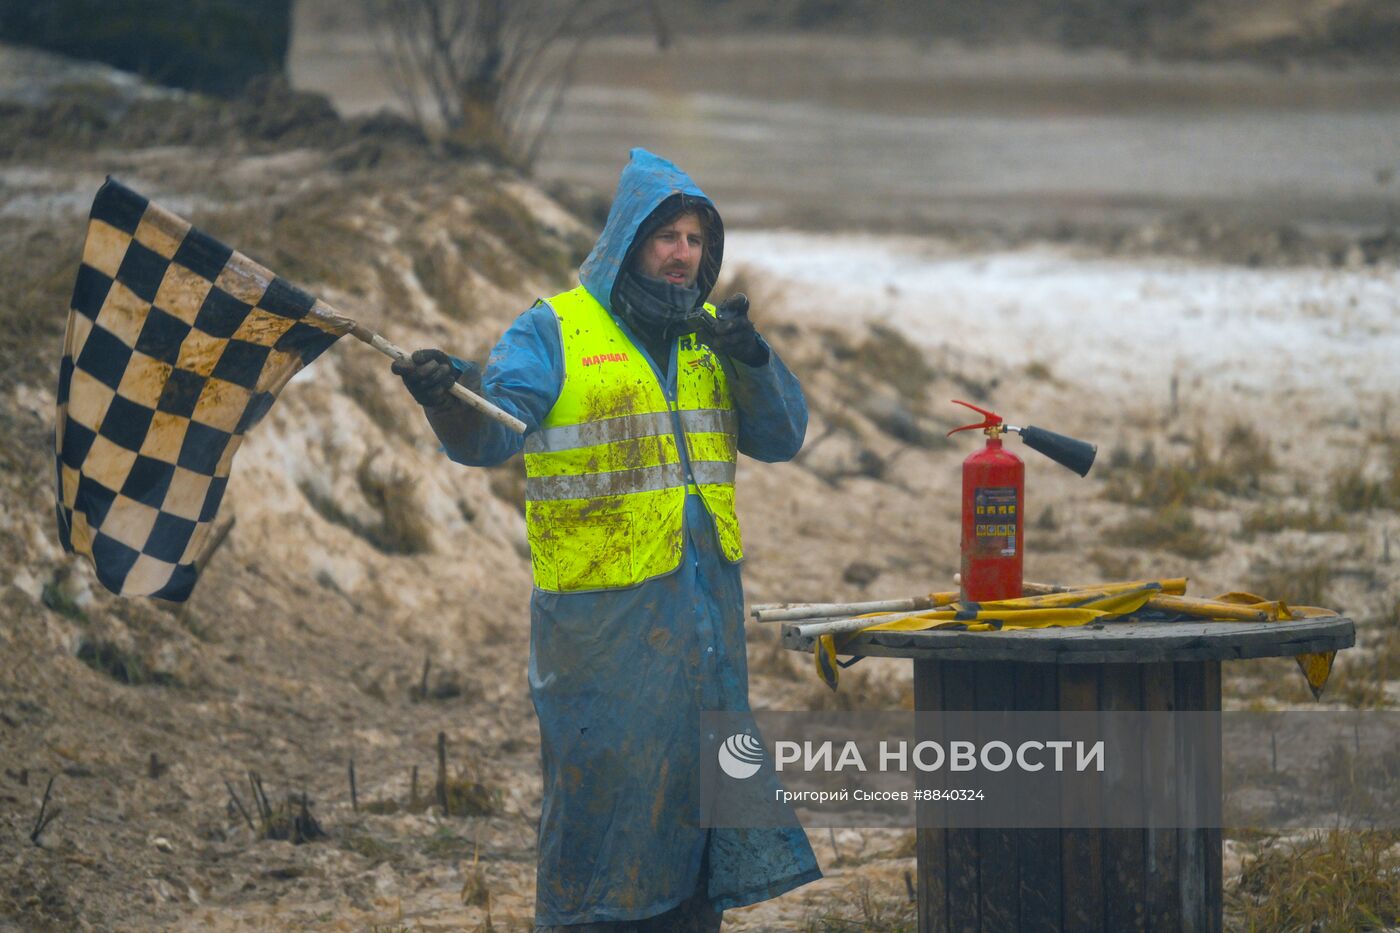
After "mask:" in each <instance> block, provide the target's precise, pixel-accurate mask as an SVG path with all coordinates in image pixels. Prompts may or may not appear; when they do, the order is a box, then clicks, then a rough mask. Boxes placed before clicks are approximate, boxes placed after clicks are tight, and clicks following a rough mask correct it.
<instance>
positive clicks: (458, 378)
mask: <svg viewBox="0 0 1400 933" xmlns="http://www.w3.org/2000/svg"><path fill="white" fill-rule="evenodd" d="M389 368H390V370H391V371H392V372H393V373H394V375H396V376H399V377H401V378H402V379H403V384H404V385H405V386H407V387H408V391H409V392H410V393H411V394H412V395H413V400H414V401H416V402H417V403H418V404H419V405H422V406H423V407H424V408H440V407H441V406H443V405H445V404H447V401H448V399H450V398H452V395H451V388H452V383H454V382H460V383H462V385H464V386H466V387H467V388H468V389H471V390H472V391H473V392H475V391H477V390H479V389H480V388H481V368H480V367H478V366H477V365H476V364H475V363H467V368H466V369H465V370H463V371H462V372H461V373H460V374H459V373H458V372H457V368H456V367H455V366H453V365H452V360H451V358H450V357H448V355H447V354H446V353H443V352H442V351H441V350H414V351H413V354H412V355H411V356H410V357H408V358H407V359H402V360H395V361H394V365H393V366H391V367H389Z"/></svg>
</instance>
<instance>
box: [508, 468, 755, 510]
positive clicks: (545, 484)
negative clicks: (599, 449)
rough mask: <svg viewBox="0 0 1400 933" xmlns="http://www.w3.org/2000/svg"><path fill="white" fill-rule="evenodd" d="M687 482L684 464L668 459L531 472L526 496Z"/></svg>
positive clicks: (590, 495)
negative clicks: (607, 469)
mask: <svg viewBox="0 0 1400 933" xmlns="http://www.w3.org/2000/svg"><path fill="white" fill-rule="evenodd" d="M715 466H723V464H715ZM731 470H732V466H731ZM701 482H706V481H705V480H701ZM684 485H685V471H684V470H683V469H681V465H680V464H679V463H667V464H663V465H662V466H653V467H639V468H637V469H635V470H615V471H613V472H611V473H586V474H584V475H582V476H529V477H526V479H525V498H526V499H529V500H531V501H532V502H541V501H545V500H550V499H597V498H599V497H601V496H622V495H626V494H627V493H631V492H654V491H655V490H658V489H669V488H670V487H672V486H684Z"/></svg>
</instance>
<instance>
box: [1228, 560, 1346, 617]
mask: <svg viewBox="0 0 1400 933" xmlns="http://www.w3.org/2000/svg"><path fill="white" fill-rule="evenodd" d="M1331 585H1332V567H1331V565H1330V564H1329V563H1326V562H1325V561H1320V560H1302V561H1295V562H1285V563H1268V564H1261V565H1258V566H1256V567H1255V568H1254V570H1253V572H1252V574H1251V576H1250V580H1249V585H1248V587H1247V589H1248V591H1249V592H1251V593H1257V594H1259V595H1260V596H1263V597H1265V598H1266V599H1281V600H1283V601H1284V602H1286V603H1288V604H1289V605H1290V606H1322V607H1327V605H1328V603H1329V602H1330V601H1331V594H1330V593H1329V590H1330V588H1331Z"/></svg>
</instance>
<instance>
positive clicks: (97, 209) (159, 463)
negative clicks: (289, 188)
mask: <svg viewBox="0 0 1400 933" xmlns="http://www.w3.org/2000/svg"><path fill="white" fill-rule="evenodd" d="M356 328H358V325H356V324H355V323H354V322H353V321H351V320H349V319H348V318H345V317H343V316H341V315H340V314H338V313H337V312H335V311H334V310H333V309H331V308H330V307H328V306H327V305H325V304H324V303H323V302H321V301H319V300H317V299H315V298H313V297H312V296H310V295H308V294H307V293H306V292H303V291H302V290H300V289H299V288H297V287H295V286H293V285H290V284H289V283H287V282H286V281H285V280H283V279H280V278H277V277H276V276H275V275H273V274H272V273H271V272H269V271H268V270H266V269H264V268H263V267H262V266H259V265H258V264H257V263H255V262H253V261H252V260H250V259H248V258H247V257H246V256H244V255H242V254H241V253H237V252H234V251H233V250H232V249H230V248H229V247H227V246H224V245H223V244H222V243H220V242H219V241H218V240H215V239H214V238H213V237H210V236H208V235H207V234H205V233H202V232H200V231H199V230H196V229H194V228H193V227H191V226H190V225H189V224H188V223H186V222H185V221H183V220H181V219H180V218H179V217H176V216H175V215H174V214H172V213H170V212H169V211H166V210H164V209H163V208H161V207H160V206H159V205H156V204H152V203H151V202H150V201H148V200H146V199H145V198H143V197H141V196H140V195H138V194H137V193H136V192H134V191H132V190H131V189H129V188H126V187H124V186H122V185H120V184H118V183H117V182H114V181H112V180H111V179H108V180H107V183H106V184H104V185H103V186H102V189H101V190H100V191H98V193H97V198H96V199H95V200H94V201H93V205H92V214H91V217H90V219H89V221H88V229H87V240H86V242H85V243H84V246H83V261H82V265H81V267H80V268H79V269H78V281H77V284H76V285H75V286H74V289H73V303H72V309H71V311H70V312H69V315H68V330H67V333H66V335H65V336H64V341H63V361H62V363H61V365H60V369H59V377H58V416H57V420H56V425H55V431H54V443H55V448H56V454H57V462H56V466H57V498H58V503H57V506H58V533H59V538H60V539H61V540H62V542H63V547H64V548H65V549H66V550H68V551H70V552H75V553H78V554H84V555H86V556H87V557H89V558H90V559H91V560H92V563H93V566H94V568H95V569H96V571H97V578H98V579H99V580H100V581H102V584H103V585H104V586H105V587H107V588H108V589H109V590H111V591H112V592H114V593H118V594H121V595H123V596H158V597H161V598H163V599H170V600H184V599H186V598H187V597H188V596H189V595H190V591H191V589H192V588H193V587H194V582H195V575H196V573H197V567H196V558H197V557H198V556H199V554H200V552H201V550H202V549H203V547H204V546H205V543H206V541H207V540H208V538H209V535H210V531H211V527H212V523H213V520H214V516H215V513H216V512H217V511H218V509H219V502H220V500H221V499H222V498H223V495H224V488H225V486H226V485H227V483H228V476H229V468H230V466H231V464H232V462H233V455H234V453H235V452H236V451H237V450H238V446H239V444H240V443H242V441H243V435H244V434H245V433H246V432H247V431H248V429H249V428H251V427H252V426H253V425H255V424H256V423H257V422H258V421H259V420H260V419H261V418H262V417H263V416H264V415H265V414H267V411H268V409H269V408H271V407H272V403H273V401H274V400H275V399H276V397H277V393H278V392H279V391H281V389H282V387H283V386H285V385H286V384H287V381H288V380H289V379H291V378H292V376H293V375H295V374H296V372H297V371H298V370H300V369H301V368H302V367H303V366H305V365H307V364H308V363H310V362H311V361H312V360H314V359H315V358H316V357H317V356H319V355H320V354H321V353H322V352H324V351H325V350H326V349H327V348H328V347H329V346H330V345H331V344H333V343H335V341H336V339H337V338H339V337H340V336H341V335H343V334H346V333H350V332H351V331H352V330H354V329H356ZM357 336H359V335H358V334H357Z"/></svg>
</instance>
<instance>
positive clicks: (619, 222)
mask: <svg viewBox="0 0 1400 933" xmlns="http://www.w3.org/2000/svg"><path fill="white" fill-rule="evenodd" d="M631 156H632V157H631V160H630V161H629V162H628V163H627V166H626V167H625V168H623V170H622V175H621V177H620V178H618V181H617V194H616V195H614V196H613V202H612V209H611V210H609V211H608V221H607V223H606V224H604V225H603V232H602V233H601V234H600V235H599V236H598V242H597V243H595V244H594V246H593V251H592V252H591V253H589V254H588V258H587V259H585V260H584V261H583V265H581V266H579V281H580V282H581V283H582V284H583V287H584V288H586V289H588V292H589V294H591V295H592V296H593V297H594V298H596V299H598V303H599V304H601V305H602V306H603V307H605V308H607V309H608V311H613V310H614V309H613V304H612V294H613V285H614V284H615V283H616V282H617V277H618V275H619V273H621V271H622V268H623V264H624V263H625V262H626V261H627V256H628V253H629V251H630V250H631V248H632V241H633V240H635V239H636V237H637V229H638V228H639V227H640V226H641V225H642V222H643V221H644V220H646V219H647V217H648V216H650V214H651V212H652V211H654V210H656V208H657V206H658V205H660V204H661V202H662V201H664V200H666V199H667V198H669V197H671V196H672V195H674V194H682V195H685V196H686V197H691V198H695V199H697V200H700V201H703V202H705V204H707V205H709V206H710V207H711V208H712V209H713V208H714V202H712V201H711V200H710V199H709V197H708V196H707V195H706V194H705V192H703V191H701V190H700V186H699V185H697V184H695V182H694V181H692V180H691V178H690V176H689V175H687V174H686V173H685V172H683V171H681V170H680V169H679V168H677V167H676V166H675V165H674V164H672V163H671V162H668V161H667V160H665V159H663V158H661V157H660V156H658V155H656V154H654V153H651V152H648V151H647V150H645V149H633V150H632V153H631ZM715 218H716V221H717V229H715V230H712V231H709V234H710V236H709V239H708V240H707V241H706V243H705V251H706V259H705V261H704V262H702V263H701V264H700V275H699V277H698V278H697V279H696V285H697V286H698V287H699V288H700V297H701V300H702V301H703V300H705V299H706V298H708V297H709V294H710V290H711V289H712V288H714V287H715V280H716V279H717V278H719V268H720V263H721V261H722V260H723V259H724V226H723V224H722V223H718V220H719V212H718V211H717V210H716V211H715Z"/></svg>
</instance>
